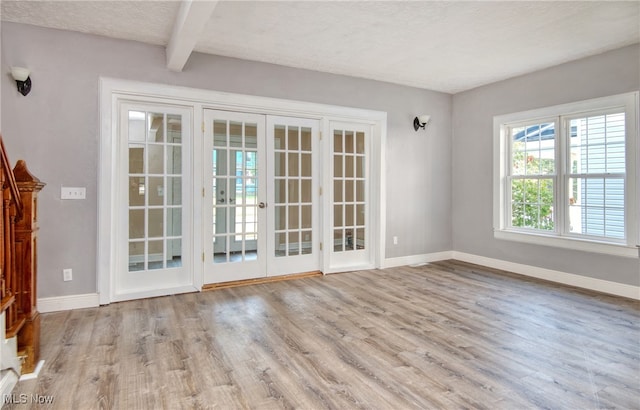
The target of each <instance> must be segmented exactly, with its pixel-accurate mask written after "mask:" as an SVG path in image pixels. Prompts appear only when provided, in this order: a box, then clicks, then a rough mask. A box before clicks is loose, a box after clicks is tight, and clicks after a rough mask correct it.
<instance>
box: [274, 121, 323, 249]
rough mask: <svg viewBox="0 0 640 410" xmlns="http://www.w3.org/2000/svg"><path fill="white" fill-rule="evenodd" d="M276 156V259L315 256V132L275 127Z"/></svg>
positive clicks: (306, 129) (289, 127)
mask: <svg viewBox="0 0 640 410" xmlns="http://www.w3.org/2000/svg"><path fill="white" fill-rule="evenodd" d="M273 139H274V141H273V142H274V152H273V167H274V168H273V170H274V177H275V179H274V181H273V184H274V199H275V207H276V208H275V213H274V218H275V220H274V228H275V229H274V232H273V235H274V240H275V250H274V256H275V257H277V258H280V257H288V256H297V255H307V254H311V253H312V243H313V233H312V215H313V214H312V207H313V204H312V202H311V183H312V177H313V176H312V171H311V170H312V129H311V128H310V127H304V126H294V125H280V124H276V125H275V126H274V129H273Z"/></svg>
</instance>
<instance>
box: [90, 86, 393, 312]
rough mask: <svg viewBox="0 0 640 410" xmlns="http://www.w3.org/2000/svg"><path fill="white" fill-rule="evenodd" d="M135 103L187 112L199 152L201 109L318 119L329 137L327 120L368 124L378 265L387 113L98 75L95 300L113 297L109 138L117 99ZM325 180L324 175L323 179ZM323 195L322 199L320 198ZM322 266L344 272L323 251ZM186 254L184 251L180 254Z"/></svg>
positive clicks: (196, 267) (198, 210)
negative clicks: (168, 107)
mask: <svg viewBox="0 0 640 410" xmlns="http://www.w3.org/2000/svg"><path fill="white" fill-rule="evenodd" d="M125 100H127V101H132V102H136V103H138V102H140V103H158V104H172V105H177V106H182V107H185V108H190V109H191V110H192V113H193V115H192V119H193V124H192V129H193V130H194V134H193V136H194V140H193V141H192V149H193V151H194V152H202V139H203V132H202V131H201V124H202V122H203V112H204V109H205V108H207V109H214V110H231V111H240V112H247V113H259V114H266V115H281V116H287V117H301V118H309V119H317V120H320V127H321V130H322V135H323V136H327V138H328V135H329V123H330V122H331V121H338V122H346V123H361V124H368V125H371V129H372V137H371V141H372V146H371V153H370V154H371V163H372V164H373V166H372V167H371V168H372V173H371V193H370V200H371V209H370V216H371V223H370V229H371V233H372V235H371V237H372V243H371V249H372V261H373V265H374V266H373V267H375V268H380V267H382V265H383V264H382V262H383V261H384V258H385V245H386V243H385V236H386V181H385V178H384V175H385V170H386V165H385V157H384V152H385V148H386V138H387V113H386V112H382V111H374V110H365V109H358V108H350V107H341V106H335V105H326V104H316V103H309V102H301V101H294V100H283V99H275V98H268V97H257V96H249V95H242V94H231V93H224V92H218V91H210V90H201V89H195V88H187V87H179V86H172V85H166V84H152V83H146V82H139V81H130V80H121V79H113V78H106V77H101V78H100V164H99V172H98V238H97V266H96V272H97V285H98V289H97V290H98V293H99V295H100V304H108V303H110V302H112V301H115V299H114V298H113V295H112V292H113V282H112V281H113V274H112V272H113V270H114V269H115V268H116V266H117V265H116V250H117V249H118V247H117V243H116V240H117V238H116V237H115V232H114V224H115V221H117V220H118V218H117V216H118V215H117V207H116V203H115V202H116V195H115V193H116V192H117V191H116V190H117V189H118V186H117V181H116V179H115V178H114V177H113V175H114V169H116V167H117V165H118V163H117V161H118V156H117V152H116V148H117V144H115V136H116V135H117V130H118V123H117V121H118V115H117V113H118V104H119V103H120V102H121V101H125ZM199 157H201V156H198V155H194V156H193V157H192V170H191V171H192V172H193V174H192V176H193V178H192V181H193V186H194V187H203V186H204V185H203V172H204V170H203V167H202V158H199ZM324 180H325V181H326V180H327V179H326V177H325V178H324ZM193 192H194V200H193V204H192V205H193V208H192V209H193V211H192V212H193V224H194V226H200V225H201V224H202V220H201V215H202V211H203V210H202V200H201V194H200V193H201V190H200V189H197V188H194V189H193ZM325 198H326V196H324V197H323V199H322V200H323V201H326V199H325ZM192 246H193V250H192V258H193V264H192V266H193V278H194V286H193V288H192V289H190V290H184V291H191V290H193V291H196V290H199V289H201V288H202V279H203V265H202V263H198V261H200V260H201V257H202V252H203V238H202V237H201V236H198V235H194V238H193V241H192ZM324 255H325V256H324V259H323V262H324V264H323V266H322V270H323V272H324V273H331V272H339V271H342V270H346V268H344V267H340V266H330V261H329V260H328V259H327V258H328V253H327V252H324ZM185 257H187V255H185Z"/></svg>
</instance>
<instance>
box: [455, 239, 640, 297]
mask: <svg viewBox="0 0 640 410" xmlns="http://www.w3.org/2000/svg"><path fill="white" fill-rule="evenodd" d="M452 254H453V255H452V259H457V260H459V261H463V262H469V263H475V264H477V265H482V266H487V267H490V268H494V269H501V270H505V271H509V272H513V273H517V274H519V275H524V276H531V277H534V278H538V279H544V280H548V281H551V282H557V283H562V284H565V285H571V286H575V287H578V288H583V289H589V290H595V291H597V292H602V293H608V294H610V295H616V296H623V297H626V298H630V299H636V300H640V287H639V286H633V285H627V284H624V283H618V282H611V281H608V280H602V279H596V278H590V277H588V276H582V275H576V274H574V273H567V272H560V271H557V270H552V269H546V268H540V267H537V266H531V265H523V264H520V263H514V262H507V261H503V260H500V259H493V258H487V257H484V256H478V255H472V254H469V253H464V252H457V251H453V252H452Z"/></svg>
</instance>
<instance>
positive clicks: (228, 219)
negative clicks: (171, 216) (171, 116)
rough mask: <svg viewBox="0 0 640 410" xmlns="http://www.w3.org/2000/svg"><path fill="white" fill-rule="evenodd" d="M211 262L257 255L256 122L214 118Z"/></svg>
mask: <svg viewBox="0 0 640 410" xmlns="http://www.w3.org/2000/svg"><path fill="white" fill-rule="evenodd" d="M211 155H212V164H213V166H212V170H211V171H212V189H213V193H214V194H213V201H214V203H213V204H212V205H213V206H212V210H213V262H214V264H220V263H235V262H244V261H251V260H255V259H256V258H257V256H258V247H257V238H258V200H257V187H258V135H257V124H255V123H249V122H242V121H227V120H214V121H213V150H212V152H211Z"/></svg>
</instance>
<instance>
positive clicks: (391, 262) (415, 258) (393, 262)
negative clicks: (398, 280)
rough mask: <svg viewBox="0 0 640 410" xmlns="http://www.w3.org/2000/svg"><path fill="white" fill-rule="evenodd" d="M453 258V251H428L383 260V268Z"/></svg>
mask: <svg viewBox="0 0 640 410" xmlns="http://www.w3.org/2000/svg"><path fill="white" fill-rule="evenodd" d="M447 259H453V251H444V252H435V253H426V254H423V255H411V256H401V257H399V258H387V259H385V260H384V261H382V266H381V268H382V269H386V268H395V267H396V266H405V265H415V264H417V263H428V262H436V261H443V260H447Z"/></svg>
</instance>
